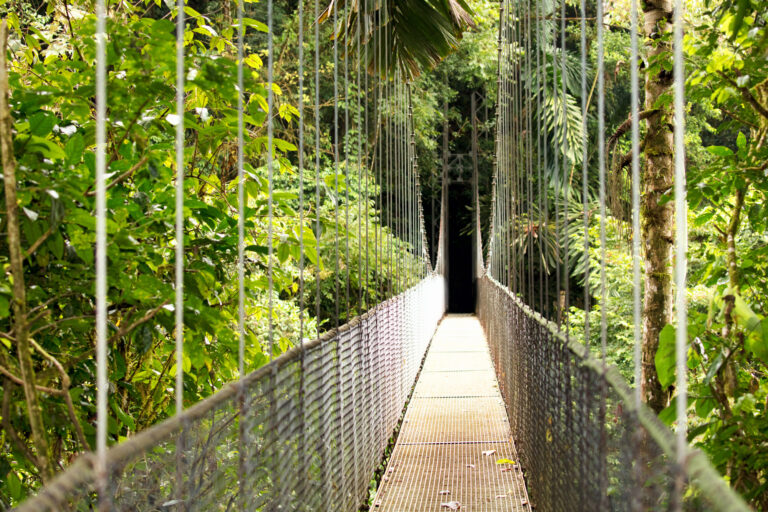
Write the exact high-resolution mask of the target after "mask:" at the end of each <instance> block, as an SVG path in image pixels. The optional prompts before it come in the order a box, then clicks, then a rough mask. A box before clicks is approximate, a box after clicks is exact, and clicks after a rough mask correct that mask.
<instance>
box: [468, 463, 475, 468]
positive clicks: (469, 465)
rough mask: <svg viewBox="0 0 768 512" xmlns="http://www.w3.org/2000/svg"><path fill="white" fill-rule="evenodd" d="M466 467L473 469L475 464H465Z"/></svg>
mask: <svg viewBox="0 0 768 512" xmlns="http://www.w3.org/2000/svg"><path fill="white" fill-rule="evenodd" d="M467 467H468V468H469V469H475V465H474V464H467Z"/></svg>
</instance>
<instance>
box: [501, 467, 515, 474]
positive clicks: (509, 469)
mask: <svg viewBox="0 0 768 512" xmlns="http://www.w3.org/2000/svg"><path fill="white" fill-rule="evenodd" d="M513 469H514V468H501V472H502V473H503V472H505V471H512V470H513Z"/></svg>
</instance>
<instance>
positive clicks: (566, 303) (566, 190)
mask: <svg viewBox="0 0 768 512" xmlns="http://www.w3.org/2000/svg"><path fill="white" fill-rule="evenodd" d="M565 3H566V0H562V2H561V4H560V46H561V48H560V51H561V53H560V82H561V83H560V89H561V94H562V99H563V104H562V109H563V127H564V133H563V176H562V178H563V235H564V237H565V240H564V246H565V247H564V248H563V260H564V263H563V268H564V274H565V275H564V276H563V277H564V279H565V282H564V283H563V289H564V293H565V297H564V300H563V309H564V313H563V319H564V320H565V335H566V336H568V335H569V331H570V321H569V315H568V313H569V312H570V302H571V301H570V288H571V286H570V276H571V269H570V255H569V246H570V237H569V236H568V204H569V197H568V196H569V194H570V174H569V171H568V164H569V159H568V152H569V147H568V130H567V128H568V108H567V102H566V91H565V75H566V66H565V60H566V53H567V52H566V33H565Z"/></svg>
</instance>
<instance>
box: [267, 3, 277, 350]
mask: <svg viewBox="0 0 768 512" xmlns="http://www.w3.org/2000/svg"><path fill="white" fill-rule="evenodd" d="M272 3H273V0H267V30H268V33H267V181H268V188H269V197H268V198H267V215H268V216H269V218H268V223H269V227H268V233H267V278H268V281H269V286H268V293H269V297H268V298H267V299H268V301H269V302H268V307H267V311H268V315H269V323H268V325H269V332H268V335H267V342H268V347H269V361H270V362H271V361H272V357H273V350H272V336H273V334H274V319H273V318H272V312H273V303H272V302H273V299H272V291H273V289H274V278H273V275H272V265H273V263H272V254H273V252H274V243H273V239H272V237H273V230H274V226H273V219H272V216H273V207H274V205H273V201H272V192H273V187H274V182H273V169H272V165H273V158H272V151H273V145H274V140H273V138H274V129H275V127H274V122H273V120H272V112H273V109H274V102H275V95H274V91H272V86H273V83H274V76H273V73H274V41H273V23H272V18H273V14H272V11H273V5H272Z"/></svg>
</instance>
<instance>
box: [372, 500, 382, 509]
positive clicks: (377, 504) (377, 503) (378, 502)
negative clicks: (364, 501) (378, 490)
mask: <svg viewBox="0 0 768 512" xmlns="http://www.w3.org/2000/svg"><path fill="white" fill-rule="evenodd" d="M373 506H374V507H380V506H381V500H379V501H377V502H376V503H374V504H373Z"/></svg>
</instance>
